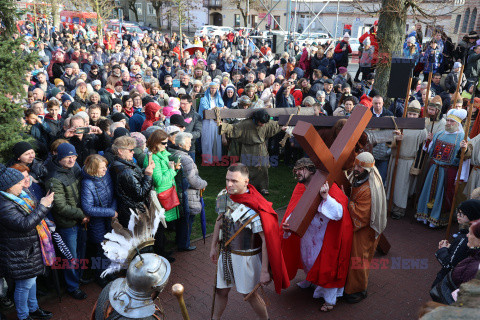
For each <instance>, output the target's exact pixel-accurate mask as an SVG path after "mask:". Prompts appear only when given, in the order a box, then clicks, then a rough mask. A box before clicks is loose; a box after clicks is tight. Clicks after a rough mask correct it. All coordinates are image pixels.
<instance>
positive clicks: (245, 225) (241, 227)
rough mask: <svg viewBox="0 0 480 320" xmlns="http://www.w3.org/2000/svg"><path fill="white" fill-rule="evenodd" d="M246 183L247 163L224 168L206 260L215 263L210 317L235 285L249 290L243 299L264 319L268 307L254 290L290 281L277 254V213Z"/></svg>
mask: <svg viewBox="0 0 480 320" xmlns="http://www.w3.org/2000/svg"><path fill="white" fill-rule="evenodd" d="M248 182H249V179H248V168H247V166H245V165H244V164H242V163H236V164H234V165H231V166H230V167H229V168H228V171H227V177H226V189H223V190H222V191H221V192H220V193H219V194H218V196H217V205H216V210H217V213H218V215H219V217H218V219H217V222H216V224H215V229H214V232H213V240H212V245H211V249H210V259H211V260H212V262H213V263H217V278H216V293H215V302H216V306H215V308H214V313H213V319H220V317H221V316H222V314H223V311H224V310H225V307H226V306H227V302H228V294H229V292H230V288H231V287H233V284H235V286H236V289H237V291H238V292H240V293H241V294H243V295H244V297H246V296H247V295H248V294H249V293H250V292H252V291H253V294H252V295H251V296H250V298H249V299H248V300H247V301H248V302H249V303H250V305H251V306H252V308H253V310H254V311H255V313H256V314H257V318H258V319H265V320H266V319H268V312H267V308H266V306H265V302H264V301H263V299H262V298H261V297H260V296H259V295H258V293H257V292H256V291H254V289H255V288H256V286H257V285H258V284H260V285H262V286H264V285H266V284H268V283H269V282H270V281H271V280H273V282H274V284H275V290H276V291H277V293H280V291H281V289H284V288H287V287H288V286H289V285H290V282H289V280H288V274H287V270H286V267H285V263H284V261H283V257H282V252H281V243H280V237H279V234H280V229H279V227H278V218H277V214H276V212H275V211H274V210H273V208H272V203H271V202H268V201H267V200H265V198H263V197H262V195H261V194H260V193H259V192H258V191H257V190H256V189H255V187H253V186H252V185H251V184H249V183H248ZM231 239H233V240H231ZM229 240H231V241H230V243H229V244H228V245H226V243H227V242H229ZM218 243H220V255H219V252H218V246H217V244H218ZM217 259H218V260H217ZM217 261H218V262H217ZM269 270H270V271H269ZM270 272H271V274H270Z"/></svg>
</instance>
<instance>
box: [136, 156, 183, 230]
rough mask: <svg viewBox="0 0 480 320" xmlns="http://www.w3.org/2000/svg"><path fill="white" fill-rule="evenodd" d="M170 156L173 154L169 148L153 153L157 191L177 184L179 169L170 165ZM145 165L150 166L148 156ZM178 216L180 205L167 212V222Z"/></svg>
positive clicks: (153, 177)
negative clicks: (171, 167) (176, 178)
mask: <svg viewBox="0 0 480 320" xmlns="http://www.w3.org/2000/svg"><path fill="white" fill-rule="evenodd" d="M169 156H171V154H170V152H168V151H167V150H165V151H162V152H158V153H154V154H153V155H152V160H153V162H154V163H155V169H153V175H152V179H153V187H154V188H155V191H156V192H157V193H161V192H163V191H165V190H168V189H170V188H171V187H172V186H173V185H175V176H176V175H177V171H176V170H174V169H170V168H169V167H168V163H169V161H170V160H169ZM143 167H144V168H146V167H148V157H145V161H144V162H143ZM178 218H179V208H178V206H177V207H175V208H173V209H170V210H168V211H166V212H165V220H167V222H168V221H173V220H176V219H178Z"/></svg>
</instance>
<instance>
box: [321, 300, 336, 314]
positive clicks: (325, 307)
mask: <svg viewBox="0 0 480 320" xmlns="http://www.w3.org/2000/svg"><path fill="white" fill-rule="evenodd" d="M332 310H333V304H329V303H326V302H325V303H324V304H323V305H322V306H321V307H320V311H322V312H329V311H332Z"/></svg>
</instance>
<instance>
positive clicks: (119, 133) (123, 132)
mask: <svg viewBox="0 0 480 320" xmlns="http://www.w3.org/2000/svg"><path fill="white" fill-rule="evenodd" d="M123 136H127V137H130V132H129V131H128V130H127V129H125V128H123V127H119V128H117V129H115V131H113V140H115V139H117V138H120V137H123Z"/></svg>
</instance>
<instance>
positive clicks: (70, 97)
mask: <svg viewBox="0 0 480 320" xmlns="http://www.w3.org/2000/svg"><path fill="white" fill-rule="evenodd" d="M68 100H70V101H72V102H73V98H72V96H71V95H69V94H68V93H64V94H63V95H62V103H65V101H68Z"/></svg>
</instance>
